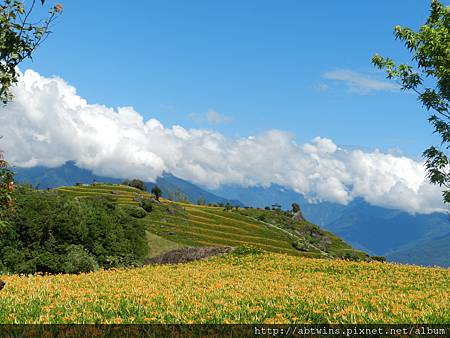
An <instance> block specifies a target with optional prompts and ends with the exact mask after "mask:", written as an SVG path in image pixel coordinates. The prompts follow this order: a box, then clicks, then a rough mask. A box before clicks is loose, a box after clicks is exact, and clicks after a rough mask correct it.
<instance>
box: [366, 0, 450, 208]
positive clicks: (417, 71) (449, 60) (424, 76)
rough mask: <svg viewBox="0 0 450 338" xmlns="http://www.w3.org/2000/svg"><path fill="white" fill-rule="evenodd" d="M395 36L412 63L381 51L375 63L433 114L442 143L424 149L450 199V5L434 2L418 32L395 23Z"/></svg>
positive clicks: (431, 172) (435, 180)
mask: <svg viewBox="0 0 450 338" xmlns="http://www.w3.org/2000/svg"><path fill="white" fill-rule="evenodd" d="M394 34H395V38H396V39H398V40H400V41H402V42H403V43H404V45H405V46H406V47H407V48H408V50H409V51H410V53H411V55H412V59H411V62H410V64H399V65H397V64H396V63H395V62H394V61H393V60H392V59H390V58H384V57H382V56H380V55H378V54H375V56H374V57H373V58H372V63H373V64H374V65H375V66H376V67H378V68H379V69H384V70H385V71H386V73H387V78H388V79H393V80H396V81H397V82H399V84H400V85H401V89H402V90H412V91H414V92H415V93H416V94H417V95H418V100H419V101H420V102H421V103H422V105H423V107H425V109H426V110H427V112H428V113H429V118H428V121H429V122H430V123H431V124H432V125H433V127H434V132H435V133H437V134H439V136H440V138H441V143H440V144H439V145H434V146H431V147H429V148H428V149H426V150H425V151H424V152H423V156H424V157H425V159H426V162H425V167H426V170H427V176H428V179H429V180H430V182H431V183H434V184H438V185H439V186H441V187H443V188H444V190H443V199H444V202H445V203H449V202H450V163H449V155H448V150H449V148H450V113H449V99H450V6H448V7H446V6H444V5H443V4H442V3H440V2H439V1H437V0H433V1H432V2H431V10H430V15H429V17H428V20H427V21H426V23H425V24H424V25H422V26H421V27H420V28H419V30H418V31H417V32H415V31H413V30H412V29H410V28H406V27H400V26H395V28H394Z"/></svg>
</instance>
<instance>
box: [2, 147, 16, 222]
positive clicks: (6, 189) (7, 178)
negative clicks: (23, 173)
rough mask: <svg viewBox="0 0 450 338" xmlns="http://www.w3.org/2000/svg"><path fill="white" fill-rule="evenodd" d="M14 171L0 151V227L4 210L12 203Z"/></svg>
mask: <svg viewBox="0 0 450 338" xmlns="http://www.w3.org/2000/svg"><path fill="white" fill-rule="evenodd" d="M13 179H14V173H13V172H12V171H11V169H10V168H9V166H8V163H7V162H6V161H5V160H4V158H3V154H2V153H1V152H0V227H1V226H2V224H4V223H3V218H4V216H3V215H4V214H5V212H7V211H8V210H10V208H11V207H12V205H13V204H14V201H13V198H12V191H13V189H14V181H13Z"/></svg>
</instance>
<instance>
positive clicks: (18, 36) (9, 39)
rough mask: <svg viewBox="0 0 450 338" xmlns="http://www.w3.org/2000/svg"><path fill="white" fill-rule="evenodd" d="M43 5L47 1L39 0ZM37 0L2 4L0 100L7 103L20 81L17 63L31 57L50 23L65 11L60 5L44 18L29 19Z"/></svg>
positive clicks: (0, 14)
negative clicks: (15, 85)
mask: <svg viewBox="0 0 450 338" xmlns="http://www.w3.org/2000/svg"><path fill="white" fill-rule="evenodd" d="M40 2H41V3H42V4H44V3H45V0H40ZM35 3H36V0H33V1H31V2H28V4H27V5H28V8H26V7H27V6H26V5H25V2H24V1H20V0H5V1H2V3H1V4H0V50H1V53H0V85H1V86H0V101H2V102H3V103H4V104H6V103H7V102H8V101H10V100H11V99H12V94H11V90H10V88H11V86H12V85H13V84H15V83H17V81H18V75H19V74H18V72H17V68H16V67H17V65H18V64H19V63H21V62H22V61H23V60H25V59H28V58H31V55H32V53H33V52H34V51H35V49H36V48H37V47H38V46H39V45H40V44H41V43H42V41H44V40H45V38H46V37H47V35H48V34H49V33H50V31H49V26H50V24H51V23H52V22H53V21H54V20H55V18H56V17H57V16H58V14H59V13H60V12H61V11H62V6H61V5H60V4H57V5H56V6H54V7H53V8H52V9H51V10H50V12H49V16H48V18H47V19H45V20H40V21H38V22H37V23H36V21H35V19H36V18H34V20H33V21H31V20H30V14H31V12H32V11H33V10H34V9H35Z"/></svg>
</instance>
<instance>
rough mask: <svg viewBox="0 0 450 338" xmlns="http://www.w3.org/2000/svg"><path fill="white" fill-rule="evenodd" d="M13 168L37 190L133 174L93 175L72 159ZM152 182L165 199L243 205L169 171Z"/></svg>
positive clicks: (21, 181)
mask: <svg viewBox="0 0 450 338" xmlns="http://www.w3.org/2000/svg"><path fill="white" fill-rule="evenodd" d="M14 171H15V172H16V181H17V182H19V183H28V184H31V185H32V186H33V187H36V188H39V189H47V188H50V189H51V188H57V187H60V186H70V185H75V184H76V183H92V182H93V181H94V180H95V181H96V182H108V183H121V182H123V181H124V180H125V179H133V177H126V178H122V179H117V178H111V177H105V176H99V175H95V174H94V173H93V172H92V171H90V170H86V169H81V168H78V167H77V166H76V165H75V162H72V161H69V162H67V163H65V164H64V165H62V166H60V167H56V168H48V167H43V166H38V167H33V168H14ZM155 184H156V185H158V187H160V188H161V190H162V193H163V197H166V198H167V197H170V196H174V197H176V196H179V195H180V194H182V195H183V197H186V198H187V200H188V201H190V202H192V203H197V200H198V199H199V198H200V197H203V199H204V200H205V201H206V203H223V204H226V203H230V204H232V205H239V206H243V204H242V203H241V202H240V201H238V200H234V199H226V198H223V197H220V196H217V195H215V194H213V193H211V192H209V191H206V190H203V189H201V188H199V187H197V186H195V185H193V184H191V183H189V182H187V181H184V180H182V179H179V178H177V177H175V176H173V175H171V174H164V175H163V177H158V179H157V180H156V182H147V183H146V186H147V189H148V190H151V188H152V187H153V186H154V185H155Z"/></svg>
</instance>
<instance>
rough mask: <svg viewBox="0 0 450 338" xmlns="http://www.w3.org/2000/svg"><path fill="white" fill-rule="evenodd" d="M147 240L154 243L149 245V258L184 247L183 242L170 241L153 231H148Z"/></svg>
mask: <svg viewBox="0 0 450 338" xmlns="http://www.w3.org/2000/svg"><path fill="white" fill-rule="evenodd" d="M146 236H147V242H148V243H151V244H152V245H151V246H149V252H148V254H147V258H150V257H155V256H158V255H161V254H163V253H165V252H167V251H171V250H175V249H179V248H182V247H184V245H183V244H180V243H177V242H173V241H169V240H167V239H165V238H163V237H160V236H158V235H155V234H154V233H152V232H149V231H147V233H146Z"/></svg>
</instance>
